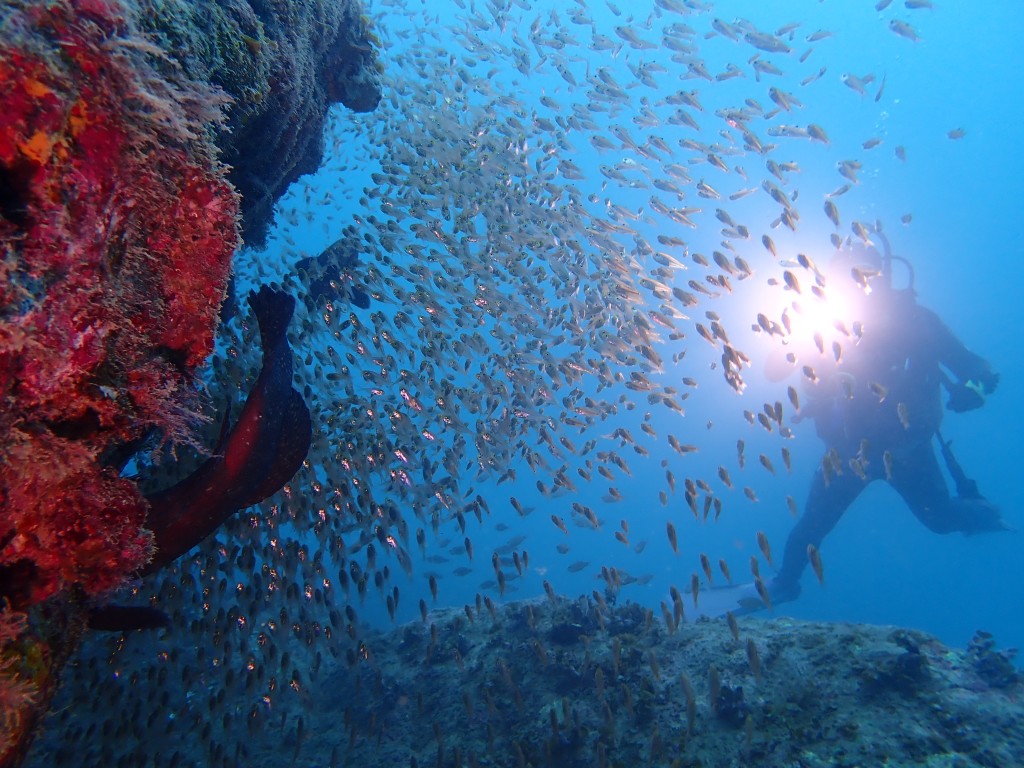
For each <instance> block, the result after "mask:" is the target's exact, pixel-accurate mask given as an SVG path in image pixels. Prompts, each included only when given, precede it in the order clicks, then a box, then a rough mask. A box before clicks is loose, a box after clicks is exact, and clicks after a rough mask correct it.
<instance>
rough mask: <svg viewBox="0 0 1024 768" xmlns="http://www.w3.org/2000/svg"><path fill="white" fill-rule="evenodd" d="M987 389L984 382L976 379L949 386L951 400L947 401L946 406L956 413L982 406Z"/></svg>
mask: <svg viewBox="0 0 1024 768" xmlns="http://www.w3.org/2000/svg"><path fill="white" fill-rule="evenodd" d="M986 391H987V390H986V389H985V386H984V384H982V383H980V382H978V381H976V380H974V379H968V380H967V381H960V382H957V383H956V384H954V385H953V386H952V387H950V388H949V400H947V401H946V407H947V408H948V409H949V410H951V411H955V412H956V413H963V412H964V411H973V410H974V409H975V408H981V406H983V405H984V404H985V392H986Z"/></svg>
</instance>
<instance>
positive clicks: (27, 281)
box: [0, 0, 239, 764]
mask: <svg viewBox="0 0 1024 768" xmlns="http://www.w3.org/2000/svg"><path fill="white" fill-rule="evenodd" d="M129 14H130V9H128V8H126V7H122V6H120V5H119V4H118V3H115V2H108V1H106V0H59V1H57V2H46V3H32V2H24V3H15V4H14V7H13V8H12V9H9V10H8V11H5V18H4V20H3V22H2V24H0V33H2V34H0V103H2V104H3V105H4V107H3V110H2V112H0V398H2V402H3V408H2V410H0V434H2V435H3V439H2V441H0V509H2V510H3V514H2V516H0V597H2V598H3V600H4V603H3V605H2V606H0V618H3V617H4V616H15V615H20V614H16V613H15V612H16V611H30V612H31V611H32V610H33V608H34V607H35V606H40V605H41V604H42V603H43V602H44V601H47V600H48V599H50V598H53V597H55V596H66V597H67V598H68V599H69V600H70V601H71V603H77V602H79V600H80V598H78V597H75V596H76V595H85V596H95V595H100V594H102V593H104V592H106V591H108V590H110V589H111V588H113V587H116V586H118V585H119V584H121V583H122V582H124V580H125V579H126V578H127V577H129V576H130V575H131V574H132V573H133V572H136V571H137V570H139V569H140V568H142V567H143V566H144V565H145V564H146V563H147V561H148V560H149V559H150V557H151V555H152V549H153V544H152V535H151V533H150V532H149V531H147V530H146V529H145V527H144V526H145V522H146V515H147V512H148V505H147V502H146V500H145V499H144V497H143V496H142V494H141V493H140V492H139V490H138V488H137V487H136V486H135V484H134V483H133V482H132V481H131V480H129V479H127V478H124V477H122V476H121V475H120V469H121V465H123V463H124V462H125V461H126V460H127V458H128V457H129V456H130V455H131V454H132V453H133V452H134V451H136V450H137V449H138V446H139V445H141V444H142V442H143V440H144V439H145V438H147V437H149V436H150V435H153V434H157V435H159V436H161V437H162V438H163V439H164V440H167V441H181V440H188V439H189V438H190V436H191V430H192V429H193V427H194V426H195V424H196V419H197V416H196V415H195V414H196V407H195V405H196V403H195V400H196V395H195V392H196V387H195V384H194V375H195V370H196V368H197V366H199V365H200V364H202V363H203V361H204V360H205V359H206V358H207V356H208V355H209V354H210V352H211V351H212V346H213V333H214V330H215V328H216V323H217V313H218V310H219V306H220V303H221V301H222V299H223V296H224V293H225V290H226V285H227V279H228V275H229V272H230V267H231V258H232V255H233V253H234V251H235V249H236V247H237V245H238V242H239V236H238V224H237V219H238V198H237V195H236V193H235V191H234V189H233V187H232V186H231V185H230V184H229V183H228V181H227V180H226V177H225V169H224V167H222V166H221V165H220V164H219V163H218V162H217V160H216V150H215V149H214V145H213V133H214V130H215V128H216V126H217V123H218V122H219V121H220V118H221V109H222V107H223V105H224V103H225V99H224V97H223V96H222V95H221V94H220V93H219V92H218V91H215V90H213V89H211V88H210V87H208V86H206V85H203V84H200V83H197V82H194V81H191V80H189V79H187V78H186V77H185V76H184V75H183V74H181V72H180V71H179V70H178V69H176V68H175V67H174V66H173V65H171V64H170V63H169V61H168V60H167V59H166V57H163V56H161V55H160V54H159V51H157V50H156V49H155V48H154V47H153V46H152V45H151V44H149V43H148V42H146V41H145V40H143V39H142V38H140V37H139V36H137V35H136V34H135V33H134V27H133V24H132V20H131V18H130V15H129ZM32 623H33V622H32V621H30V622H29V623H28V625H26V626H23V629H24V632H19V633H18V634H19V637H18V638H8V639H7V640H6V641H5V642H4V644H3V648H0V653H2V654H3V658H4V664H3V666H2V668H0V671H2V674H0V700H2V701H3V702H6V704H5V705H4V711H3V712H2V713H0V715H2V718H0V725H3V728H2V729H0V764H7V762H8V761H11V760H15V759H16V758H17V755H18V754H19V752H20V751H21V750H22V749H23V747H24V744H25V742H26V741H27V737H28V735H29V733H30V729H31V726H32V723H33V721H34V719H35V714H37V713H36V712H35V710H36V709H45V706H46V703H47V702H48V700H49V697H50V696H52V689H53V687H54V684H55V679H56V676H55V674H54V672H55V669H54V668H53V663H52V662H46V659H51V660H52V659H55V658H57V657H56V656H53V654H52V653H51V646H52V645H53V643H54V642H56V643H57V645H63V646H67V645H70V644H71V643H72V642H73V640H69V637H70V636H72V635H77V633H76V632H72V631H71V630H72V628H73V627H75V626H78V627H79V629H80V627H81V617H79V619H74V618H72V619H70V620H67V621H65V620H62V621H60V622H57V625H56V626H57V629H56V631H57V632H58V634H59V633H61V632H63V634H64V635H65V637H62V638H61V640H59V641H55V640H54V639H53V630H54V623H53V622H52V621H49V620H47V621H44V622H43V626H42V627H35V628H33V626H32ZM18 626H22V625H21V624H19V625H18ZM26 627H27V628H26ZM54 647H56V646H54ZM19 649H20V650H19ZM26 649H28V650H26ZM31 649H34V650H31ZM30 651H31V652H30ZM33 659H34V661H33ZM18 692H20V693H21V694H23V695H21V696H20V698H19V697H18V696H15V694H16V693H18ZM7 694H10V695H7ZM14 700H20V701H21V702H22V703H23V705H24V706H23V709H24V711H16V712H12V711H11V702H12V701H14Z"/></svg>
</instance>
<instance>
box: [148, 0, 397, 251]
mask: <svg viewBox="0 0 1024 768" xmlns="http://www.w3.org/2000/svg"><path fill="white" fill-rule="evenodd" d="M141 22H142V24H143V25H144V27H145V29H146V31H147V32H148V33H149V34H151V35H152V36H153V37H154V38H155V39H157V40H159V41H160V42H161V45H162V47H163V48H165V49H166V50H167V51H169V52H170V54H171V55H172V56H173V57H174V59H175V61H176V62H177V63H178V64H180V65H181V66H182V67H183V68H184V69H185V70H186V71H187V72H188V73H189V74H190V75H192V76H193V77H196V78H199V79H206V80H208V81H209V82H211V83H212V84H214V85H217V86H219V87H221V88H223V89H224V91H225V92H226V93H227V94H228V95H229V96H230V97H231V98H232V100H233V102H232V104H231V106H230V107H229V108H228V110H227V121H226V128H227V130H225V131H222V132H221V133H220V134H219V135H218V137H217V144H218V146H219V147H220V148H221V150H222V159H223V160H224V162H226V163H227V164H228V165H229V166H231V171H230V173H229V178H230V180H231V182H232V183H233V184H234V185H235V187H236V188H237V189H238V191H239V192H240V193H241V195H242V236H243V239H244V240H245V242H246V243H247V244H248V245H253V246H259V245H260V244H262V243H263V241H264V239H265V238H266V233H267V227H268V226H269V224H270V221H271V218H272V215H273V207H274V202H275V201H276V200H277V198H278V197H280V196H281V195H282V194H283V193H284V191H285V190H286V189H287V187H288V185H289V184H291V183H292V182H293V181H295V180H296V179H297V178H299V176H301V175H302V174H305V173H312V172H313V171H315V170H316V169H317V167H318V166H319V164H320V160H321V158H322V155H323V149H324V144H323V128H324V122H325V119H326V116H327V110H328V108H329V107H330V105H331V104H336V103H341V104H344V105H345V106H347V107H348V108H349V109H353V110H355V111H357V112H368V111H371V110H373V109H374V107H376V106H377V102H378V101H379V100H380V95H381V84H380V72H379V71H378V66H377V58H376V48H375V46H374V39H373V36H372V33H371V32H370V30H369V28H368V24H369V21H368V19H367V18H366V17H365V16H364V15H363V13H362V5H361V3H359V2H354V1H352V0H340V1H336V0H299V1H293V0H255V1H254V2H251V3H250V2H246V1H245V0H200V1H199V2H191V1H188V2H186V0H145V2H143V3H142V11H141Z"/></svg>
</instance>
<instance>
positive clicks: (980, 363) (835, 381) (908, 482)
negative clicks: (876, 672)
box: [768, 232, 1010, 603]
mask: <svg viewBox="0 0 1024 768" xmlns="http://www.w3.org/2000/svg"><path fill="white" fill-rule="evenodd" d="M875 234H876V235H877V236H878V237H879V238H880V240H881V242H882V243H883V245H884V248H885V255H884V256H881V255H880V254H879V253H878V251H877V250H875V249H874V248H864V247H862V246H854V247H850V246H849V245H848V246H847V248H846V249H844V250H843V251H841V252H840V254H839V255H838V256H837V262H838V264H837V265H835V266H833V267H832V268H831V269H830V270H829V272H830V274H831V275H832V277H831V279H832V280H833V281H837V282H838V281H841V280H842V279H843V277H842V275H841V274H840V273H839V269H837V268H836V267H839V268H840V269H841V268H842V267H845V268H846V270H848V272H849V274H850V275H851V276H852V278H853V281H854V283H856V284H857V287H855V289H854V291H853V292H854V294H855V295H856V296H857V298H858V299H859V301H857V306H856V308H855V309H856V312H857V316H858V317H860V318H862V321H861V322H856V323H853V327H852V332H851V334H850V335H851V338H849V339H846V338H844V339H843V341H844V342H845V343H842V344H841V345H840V344H839V343H837V344H835V345H833V347H832V349H831V350H829V349H827V348H825V345H824V344H823V343H822V340H821V337H820V335H818V336H816V338H815V342H816V345H817V347H818V352H819V353H822V356H821V357H819V358H818V359H821V360H823V361H824V364H823V365H821V366H815V367H814V369H813V375H807V379H808V382H807V390H808V391H807V395H808V396H807V398H806V399H807V402H806V405H805V406H804V407H803V409H802V410H801V411H800V416H799V418H800V419H808V418H809V419H811V420H812V421H813V422H814V425H815V429H816V431H817V434H818V436H819V437H820V438H821V439H822V440H823V441H824V442H825V445H826V454H825V457H824V459H823V461H822V463H821V465H820V466H819V467H818V469H817V470H816V471H815V473H814V477H813V479H812V481H811V488H810V491H809V493H808V496H807V501H806V503H805V505H804V510H803V514H802V516H801V517H800V519H799V520H798V521H797V524H796V526H795V527H794V528H793V530H792V531H791V533H790V535H789V538H788V540H787V541H786V548H785V553H784V556H783V560H782V565H781V567H780V569H779V572H778V574H777V575H776V576H775V577H774V579H773V580H772V581H771V582H770V583H769V584H768V593H769V595H770V599H771V601H772V602H775V603H778V602H785V601H788V600H793V599H795V598H796V597H797V596H798V595H799V594H800V576H801V574H802V573H803V571H804V569H805V567H806V566H807V564H808V562H809V560H810V559H811V558H812V557H813V556H814V553H815V550H816V549H817V548H818V547H819V546H820V544H821V542H822V540H823V539H824V538H825V536H827V535H828V533H829V532H830V531H831V530H832V529H833V528H834V527H835V526H836V524H837V523H838V522H839V519H840V518H841V517H842V516H843V513H844V512H846V510H847V509H848V508H849V507H850V505H851V504H852V503H853V502H854V501H855V500H856V498H857V497H858V496H859V495H860V493H861V492H862V491H863V490H864V489H865V488H867V486H868V485H869V484H871V483H873V482H875V481H876V480H884V481H885V482H887V483H889V485H891V486H892V487H893V489H895V490H896V492H897V493H899V495H900V496H901V497H902V498H903V500H904V502H906V504H907V506H908V507H909V508H910V511H911V512H912V513H913V514H914V516H915V517H917V519H918V520H920V521H921V523H923V524H924V525H925V526H926V527H927V528H928V529H929V530H932V531H934V532H936V533H951V532H953V531H960V532H961V533H963V534H965V535H970V534H975V533H982V532H985V531H999V530H1010V528H1009V526H1007V525H1006V524H1005V523H1004V522H1003V520H1002V518H1001V516H1000V513H999V509H998V508H997V507H996V506H995V505H994V504H992V503H991V502H989V501H988V500H987V499H985V498H984V497H983V496H982V495H981V494H980V493H979V492H978V488H977V485H976V484H975V483H974V482H973V481H972V480H970V479H969V478H967V476H966V475H965V474H964V472H963V470H962V469H961V468H960V465H959V464H958V463H957V461H956V459H955V458H954V457H953V454H952V452H951V450H950V445H949V443H947V442H945V441H944V440H943V439H942V436H941V434H940V433H939V427H940V425H941V422H942V390H943V388H944V389H945V390H946V391H947V393H948V400H947V402H946V407H947V408H948V409H950V410H952V411H955V412H958V413H962V412H964V411H969V410H973V409H975V408H979V407H981V406H982V405H983V404H984V402H985V396H986V395H989V394H991V393H992V392H994V391H995V389H996V387H997V385H998V383H999V375H998V374H997V373H996V372H994V371H993V370H992V367H991V365H990V364H989V363H988V362H987V361H986V360H985V359H983V358H982V357H980V356H979V355H977V354H975V353H974V352H972V351H970V350H969V349H968V348H967V347H966V346H964V344H963V343H962V342H961V341H960V340H959V339H957V337H956V336H954V335H953V333H952V332H951V331H950V330H949V328H947V327H946V325H945V323H943V322H942V320H941V319H940V318H939V317H938V315H936V314H935V313H934V312H932V311H931V310H929V309H926V308H925V307H922V306H920V305H919V304H918V303H917V301H916V296H915V292H914V273H913V267H912V266H911V265H910V263H909V262H907V261H906V260H905V259H902V258H900V257H898V256H893V255H892V253H891V251H890V248H889V243H888V241H887V240H886V239H885V237H884V235H882V233H881V232H876V233H875ZM893 261H900V262H901V263H903V264H904V265H905V266H906V268H907V270H908V272H909V281H908V285H907V287H906V288H903V289H896V288H894V287H893V285H892V263H893ZM835 287H837V288H839V290H843V286H841V285H837V286H835ZM832 289H833V286H832V285H828V290H829V291H831V290H832ZM830 353H831V354H830ZM947 370H948V371H949V372H950V373H951V374H952V375H953V377H955V378H950V376H949V375H948V374H947V373H946V372H945V371H947ZM805 375H806V370H805ZM935 439H937V440H938V441H939V444H940V447H941V452H942V455H943V458H944V460H945V462H946V466H947V469H948V470H949V473H950V475H951V477H952V478H953V480H954V482H955V485H956V495H951V494H950V492H949V489H948V488H947V485H946V480H945V478H944V477H943V474H942V470H941V467H940V464H939V461H938V458H937V456H936V454H935V451H934V449H933V445H932V441H933V440H935ZM812 548H813V549H812Z"/></svg>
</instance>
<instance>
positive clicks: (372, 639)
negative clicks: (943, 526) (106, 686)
mask: <svg viewBox="0 0 1024 768" xmlns="http://www.w3.org/2000/svg"><path fill="white" fill-rule="evenodd" d="M493 608H494V610H493V611H489V610H486V609H483V608H482V606H481V607H480V608H473V607H472V606H470V607H467V608H466V609H465V610H464V611H463V610H452V611H444V612H436V613H431V614H428V615H427V618H426V621H425V622H423V623H420V622H416V623H413V624H409V625H406V626H404V627H398V628H396V629H395V630H393V631H391V632H388V633H380V634H378V633H372V632H368V633H366V634H365V635H364V636H363V645H364V647H365V649H366V650H365V653H364V654H363V655H362V656H361V657H359V658H350V659H349V662H348V664H345V663H340V664H339V663H337V662H335V663H334V664H329V663H325V665H324V666H323V667H322V668H321V669H320V670H319V675H318V679H317V682H316V683H315V684H309V686H310V687H309V688H308V690H307V691H306V694H305V695H308V696H310V697H312V698H313V699H314V700H315V701H317V706H316V707H315V708H302V709H300V711H298V712H296V713H293V714H291V715H289V716H288V717H287V719H288V721H289V723H290V724H289V725H288V726H287V727H286V733H287V732H288V731H293V732H294V731H295V728H296V727H297V726H299V724H300V723H301V728H302V731H303V732H304V733H305V734H306V736H305V740H304V741H303V742H302V743H301V744H299V745H297V746H295V749H296V751H297V752H298V753H299V754H300V756H301V757H300V760H301V759H302V758H305V760H307V761H310V762H308V763H303V764H310V765H312V764H323V763H325V762H327V760H328V756H329V755H332V754H333V755H336V756H337V755H344V761H339V762H337V763H336V764H339V765H340V764H343V763H344V764H351V765H446V766H447V765H517V764H518V765H557V766H561V767H562V768H572V767H573V766H580V767H581V768H582V767H583V766H588V767H589V766H632V765H664V766H679V767H680V768H698V767H699V768H727V767H729V766H739V765H764V766H797V765H799V766H804V767H805V768H816V767H817V766H822V767H824V766H863V765H881V764H885V765H889V766H912V765H925V764H927V765H949V766H953V765H957V766H963V767H964V768H975V767H977V766H993V768H994V767H995V766H1004V765H1011V764H1016V762H1017V759H1018V758H1019V755H1021V754H1024V751H1022V750H1024V737H1022V734H1024V729H1022V725H1024V706H1022V704H1021V701H1020V693H1021V685H1020V682H1019V680H1016V679H1014V680H1013V681H1012V682H1005V681H1004V680H1002V679H1001V680H999V681H992V680H991V679H988V678H986V675H985V672H984V670H982V669H979V666H978V663H977V657H978V651H977V648H976V647H972V648H971V649H969V650H967V651H962V650H953V649H950V648H947V647H945V646H944V645H942V644H941V643H940V642H939V641H938V640H936V639H935V638H934V637H931V636H929V635H927V634H924V633H921V632H916V631H913V630H908V629H902V628H896V627H884V626H869V625H855V624H832V623H815V622H802V621H795V620H790V619H774V620H762V619H741V620H740V621H739V622H738V632H737V634H735V635H734V634H733V633H732V632H731V631H730V628H729V626H728V624H727V622H726V621H724V620H721V619H719V620H711V621H709V620H707V619H702V620H700V621H698V622H696V623H684V624H681V625H680V626H679V627H678V629H676V630H675V631H670V630H668V629H667V628H666V626H665V624H663V623H662V622H661V621H658V620H655V619H654V615H653V613H652V612H650V611H647V610H645V609H643V608H641V607H640V606H638V605H636V604H629V603H625V604H622V605H620V606H614V605H612V606H607V605H600V604H598V603H595V602H594V601H593V600H591V599H589V598H580V599H578V600H574V601H571V600H567V599H565V598H557V599H556V600H555V601H548V600H543V601H534V602H526V603H513V604H508V605H505V606H500V607H499V606H493ZM637 619H638V620H637ZM580 632H582V634H579V633H580ZM573 638H576V639H575V640H574V639H573ZM975 645H976V644H975ZM751 648H753V650H751ZM278 717H282V715H281V713H280V712H279V713H278ZM300 718H301V719H300ZM338 723H344V726H345V730H344V732H342V733H339V728H338ZM299 735H300V736H301V734H299ZM293 743H294V741H293ZM251 748H252V754H253V756H254V757H255V756H256V755H258V754H261V753H263V750H261V749H260V746H259V744H258V743H255V742H254V743H252V745H251ZM182 757H186V755H182ZM247 763H248V764H251V765H259V764H260V761H259V760H258V759H256V760H253V761H247ZM266 764H269V762H268V763H266Z"/></svg>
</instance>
